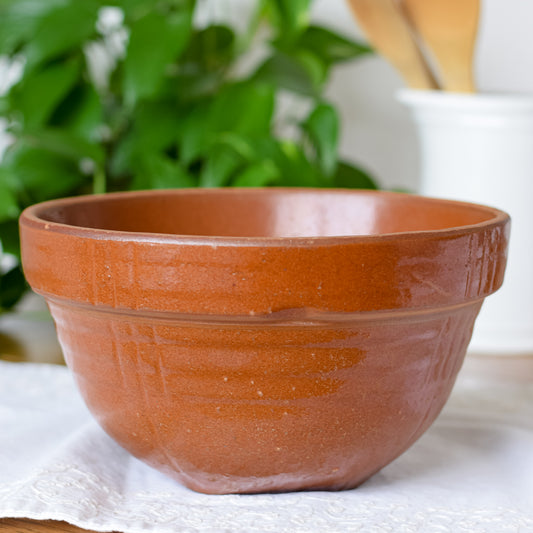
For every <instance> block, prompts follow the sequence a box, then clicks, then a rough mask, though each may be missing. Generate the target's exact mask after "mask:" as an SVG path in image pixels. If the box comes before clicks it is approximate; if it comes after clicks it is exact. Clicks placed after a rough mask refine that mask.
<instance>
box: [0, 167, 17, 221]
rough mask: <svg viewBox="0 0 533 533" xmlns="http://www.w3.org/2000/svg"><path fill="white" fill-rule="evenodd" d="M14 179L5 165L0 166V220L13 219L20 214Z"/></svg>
mask: <svg viewBox="0 0 533 533" xmlns="http://www.w3.org/2000/svg"><path fill="white" fill-rule="evenodd" d="M16 187H17V185H16V179H15V178H14V176H13V175H12V174H11V172H10V171H9V169H8V168H7V167H5V166H0V222H4V221H6V220H13V219H16V218H17V217H18V215H19V214H20V208H19V204H18V198H17V191H16Z"/></svg>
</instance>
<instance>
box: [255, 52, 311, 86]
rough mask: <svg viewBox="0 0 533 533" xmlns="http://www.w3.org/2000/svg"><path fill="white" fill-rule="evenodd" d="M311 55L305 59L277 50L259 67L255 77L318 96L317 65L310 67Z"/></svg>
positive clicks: (257, 79)
mask: <svg viewBox="0 0 533 533" xmlns="http://www.w3.org/2000/svg"><path fill="white" fill-rule="evenodd" d="M309 57H310V56H309V55H307V56H306V58H305V59H304V60H302V59H301V58H300V59H298V58H296V57H293V56H289V55H287V54H285V53H283V52H277V53H275V54H274V55H272V56H271V57H269V58H267V59H266V61H265V62H264V63H263V64H262V65H261V66H260V67H259V68H258V69H257V71H256V72H255V74H254V77H253V79H254V80H255V81H259V82H262V83H269V84H271V85H273V86H274V87H277V88H281V89H286V90H288V91H291V92H294V93H298V94H301V95H304V96H312V97H316V96H318V87H317V86H316V83H315V82H316V73H317V70H316V68H317V66H316V65H313V67H310V64H309V62H310V61H312V60H310V59H309Z"/></svg>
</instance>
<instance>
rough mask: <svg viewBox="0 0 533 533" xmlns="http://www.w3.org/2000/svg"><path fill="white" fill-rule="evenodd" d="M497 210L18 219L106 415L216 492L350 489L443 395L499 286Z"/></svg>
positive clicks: (417, 429)
mask: <svg viewBox="0 0 533 533" xmlns="http://www.w3.org/2000/svg"><path fill="white" fill-rule="evenodd" d="M508 230H509V219H508V217H507V215H505V214H504V213H502V212H500V211H497V210H495V209H491V208H487V207H481V206H476V205H471V204H464V203H458V202H450V201H443V200H434V199H428V198H422V197H417V196H410V195H403V194H394V193H385V192H362V191H344V190H309V189H307V190H301V189H300V190H298V189H268V190H258V189H248V190H238V189H237V190H236V189H226V190H222V189H218V190H217V189H211V190H205V189H204V190H200V189H190V190H179V191H178V190H174V191H157V192H139V193H121V194H110V195H104V196H91V197H79V198H73V199H66V200H57V201H51V202H47V203H44V204H39V205H35V206H33V207H30V208H29V209H28V210H26V211H25V212H24V213H23V215H22V217H21V231H22V253H23V264H24V269H25V273H26V276H27V279H28V281H29V283H30V284H31V286H32V287H33V288H34V289H35V291H37V292H38V293H40V294H42V295H44V297H45V298H46V299H47V301H48V303H49V306H50V309H51V311H52V314H53V316H54V319H55V321H56V324H57V330H58V335H59V339H60V341H61V345H62V347H63V350H64V354H65V358H66V360H67V363H68V365H69V366H70V368H71V369H72V371H73V373H74V375H75V377H76V380H77V383H78V385H79V388H80V391H81V393H82V395H83V397H84V398H85V401H86V402H87V405H88V406H89V408H90V410H91V411H92V413H93V414H94V416H95V417H96V419H97V420H98V421H99V423H100V424H101V425H102V427H103V428H104V429H105V430H106V431H107V432H108V433H109V434H110V435H111V436H112V437H113V438H114V439H116V441H117V442H119V443H120V444H121V445H122V446H123V447H124V448H126V449H127V450H129V451H130V452H131V453H132V454H133V455H135V456H137V457H139V458H141V459H143V460H144V461H146V462H147V463H148V464H150V465H152V466H154V467H155V468H157V469H159V470H161V471H163V472H166V473H167V474H169V475H170V476H172V477H174V478H175V479H177V480H178V481H180V482H182V483H183V484H185V485H186V486H188V487H190V488H192V489H195V490H198V491H201V492H207V493H229V492H260V491H282V490H283V491H284V490H297V489H344V488H350V487H355V486H357V485H359V484H360V483H362V482H363V481H364V480H365V479H367V478H368V477H369V476H371V475H372V474H374V473H375V472H377V471H378V470H379V469H381V468H382V467H383V466H385V465H386V464H388V463H389V462H390V461H392V460H393V459H394V458H395V457H397V456H398V455H400V454H401V453H402V452H403V451H405V450H406V449H407V448H408V447H409V446H410V445H411V444H413V442H415V440H416V439H418V437H420V435H422V433H423V432H424V431H425V430H426V429H427V428H428V426H429V425H430V424H431V423H432V421H433V420H434V419H435V417H436V416H437V414H438V413H439V411H440V410H441V408H442V406H443V405H444V403H445V401H446V399H447V398H448V395H449V393H450V390H451V388H452V386H453V383H454V380H455V377H456V375H457V372H458V370H459V368H460V366H461V363H462V361H463V357H464V355H465V351H466V349H467V345H468V342H469V339H470V336H471V333H472V327H473V325H474V320H475V317H476V315H477V313H478V311H479V309H480V306H481V303H482V301H483V299H484V298H485V296H487V295H489V294H490V293H492V292H493V291H495V290H496V289H497V288H498V287H499V286H500V284H501V283H502V279H503V273H504V268H505V262H506V251H507V241H508Z"/></svg>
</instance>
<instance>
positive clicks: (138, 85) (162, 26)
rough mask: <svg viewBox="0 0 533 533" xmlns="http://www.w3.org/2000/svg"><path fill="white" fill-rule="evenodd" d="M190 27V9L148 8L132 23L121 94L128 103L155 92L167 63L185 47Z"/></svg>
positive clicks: (161, 80)
mask: <svg viewBox="0 0 533 533" xmlns="http://www.w3.org/2000/svg"><path fill="white" fill-rule="evenodd" d="M191 27H192V12H191V11H190V10H185V11H184V10H182V11H179V12H176V13H173V14H171V15H168V14H165V13H161V12H158V11H150V12H148V13H147V14H146V15H144V16H143V17H141V18H140V19H138V20H137V21H135V22H134V24H133V25H132V27H131V33H130V39H129V43H128V49H127V55H126V59H125V62H124V97H125V98H126V101H127V102H128V103H129V104H130V105H133V104H134V103H136V102H137V101H138V100H142V99H144V98H151V97H153V96H154V95H155V94H156V93H157V91H158V90H159V88H160V87H161V84H162V82H163V79H164V77H165V72H166V69H167V67H168V65H169V64H170V63H172V62H173V61H174V60H176V58H177V57H178V56H179V54H180V53H181V52H182V51H183V50H184V49H185V46H186V45H187V42H188V40H189V37H190V33H191Z"/></svg>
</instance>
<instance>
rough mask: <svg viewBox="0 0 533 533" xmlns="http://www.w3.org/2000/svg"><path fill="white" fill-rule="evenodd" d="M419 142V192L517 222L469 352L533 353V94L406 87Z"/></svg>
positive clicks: (401, 94) (401, 97)
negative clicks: (500, 279) (499, 212)
mask: <svg viewBox="0 0 533 533" xmlns="http://www.w3.org/2000/svg"><path fill="white" fill-rule="evenodd" d="M398 99H399V100H400V102H402V103H403V104H404V105H405V106H406V107H407V108H408V109H409V110H410V112H411V114H412V116H413V120H414V122H415V124H416V127H417V129H418V134H419V142H420V158H421V161H420V162H421V168H420V171H421V175H420V187H419V189H420V190H419V192H420V193H421V194H424V195H428V196H436V197H441V198H450V199H457V200H465V201H471V202H476V203H482V204H486V205H491V206H493V207H498V208H500V209H503V210H505V211H507V212H508V213H509V214H510V215H511V218H512V231H511V243H510V251H509V264H508V268H507V273H506V279H505V282H504V285H503V287H502V289H501V290H500V291H499V292H498V293H496V294H495V295H493V296H492V297H491V298H489V299H488V300H487V301H486V302H485V303H484V306H483V309H482V310H481V313H480V316H479V318H478V320H477V323H476V328H475V331H474V336H473V338H472V342H471V344H470V351H471V352H472V353H478V354H494V355H518V354H521V355H522V354H533V95H525V94H523V95H519V94H516V95H510V94H505V95H491V94H458V93H445V92H440V91H417V90H409V89H406V90H402V91H400V92H399V94H398Z"/></svg>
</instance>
